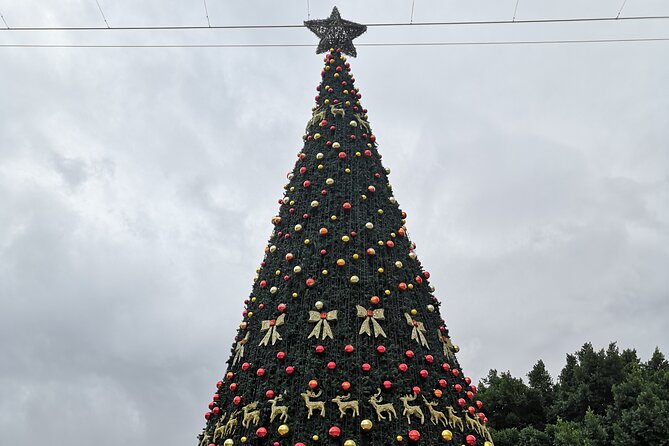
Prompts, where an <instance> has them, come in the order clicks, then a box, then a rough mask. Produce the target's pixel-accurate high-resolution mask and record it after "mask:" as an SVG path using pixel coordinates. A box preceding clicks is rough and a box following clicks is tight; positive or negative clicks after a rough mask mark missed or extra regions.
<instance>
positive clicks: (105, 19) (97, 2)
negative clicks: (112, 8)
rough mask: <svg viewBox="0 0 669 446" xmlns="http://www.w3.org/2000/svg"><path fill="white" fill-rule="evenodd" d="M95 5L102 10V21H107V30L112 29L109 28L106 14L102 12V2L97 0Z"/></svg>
mask: <svg viewBox="0 0 669 446" xmlns="http://www.w3.org/2000/svg"><path fill="white" fill-rule="evenodd" d="M95 3H96V4H97V5H98V9H99V10H100V15H102V20H104V21H105V25H107V29H111V27H110V26H109V22H107V17H105V13H104V11H103V10H102V6H100V2H99V1H98V0H95Z"/></svg>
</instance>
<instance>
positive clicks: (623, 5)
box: [616, 0, 627, 18]
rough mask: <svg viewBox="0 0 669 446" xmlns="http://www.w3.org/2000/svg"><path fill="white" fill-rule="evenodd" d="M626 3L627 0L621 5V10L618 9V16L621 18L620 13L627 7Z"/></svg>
mask: <svg viewBox="0 0 669 446" xmlns="http://www.w3.org/2000/svg"><path fill="white" fill-rule="evenodd" d="M626 4H627V0H623V4H622V6H621V7H620V10H619V11H618V15H616V18H620V13H621V12H623V8H624V7H625V5H626Z"/></svg>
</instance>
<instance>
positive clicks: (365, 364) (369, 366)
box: [362, 362, 372, 372]
mask: <svg viewBox="0 0 669 446" xmlns="http://www.w3.org/2000/svg"><path fill="white" fill-rule="evenodd" d="M362 370H363V371H364V372H369V371H370V370H372V366H371V365H370V364H369V363H367V362H366V363H364V364H363V365H362Z"/></svg>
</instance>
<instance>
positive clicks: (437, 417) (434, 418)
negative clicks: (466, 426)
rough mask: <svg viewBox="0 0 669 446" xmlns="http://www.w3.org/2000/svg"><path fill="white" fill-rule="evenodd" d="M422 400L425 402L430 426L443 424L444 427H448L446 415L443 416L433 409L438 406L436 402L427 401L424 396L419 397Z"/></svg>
mask: <svg viewBox="0 0 669 446" xmlns="http://www.w3.org/2000/svg"><path fill="white" fill-rule="evenodd" d="M421 397H422V398H423V401H425V405H426V406H427V410H428V411H429V412H430V421H431V422H432V424H439V423H441V424H443V425H444V426H448V421H446V415H444V413H443V412H441V411H439V410H437V409H435V407H437V406H438V405H439V403H437V402H436V401H428V400H427V398H425V396H424V395H421Z"/></svg>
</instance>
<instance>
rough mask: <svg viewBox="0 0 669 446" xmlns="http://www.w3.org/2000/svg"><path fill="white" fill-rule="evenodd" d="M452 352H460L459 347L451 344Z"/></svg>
mask: <svg viewBox="0 0 669 446" xmlns="http://www.w3.org/2000/svg"><path fill="white" fill-rule="evenodd" d="M453 351H454V352H455V353H457V352H459V351H460V346H459V345H457V344H453Z"/></svg>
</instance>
